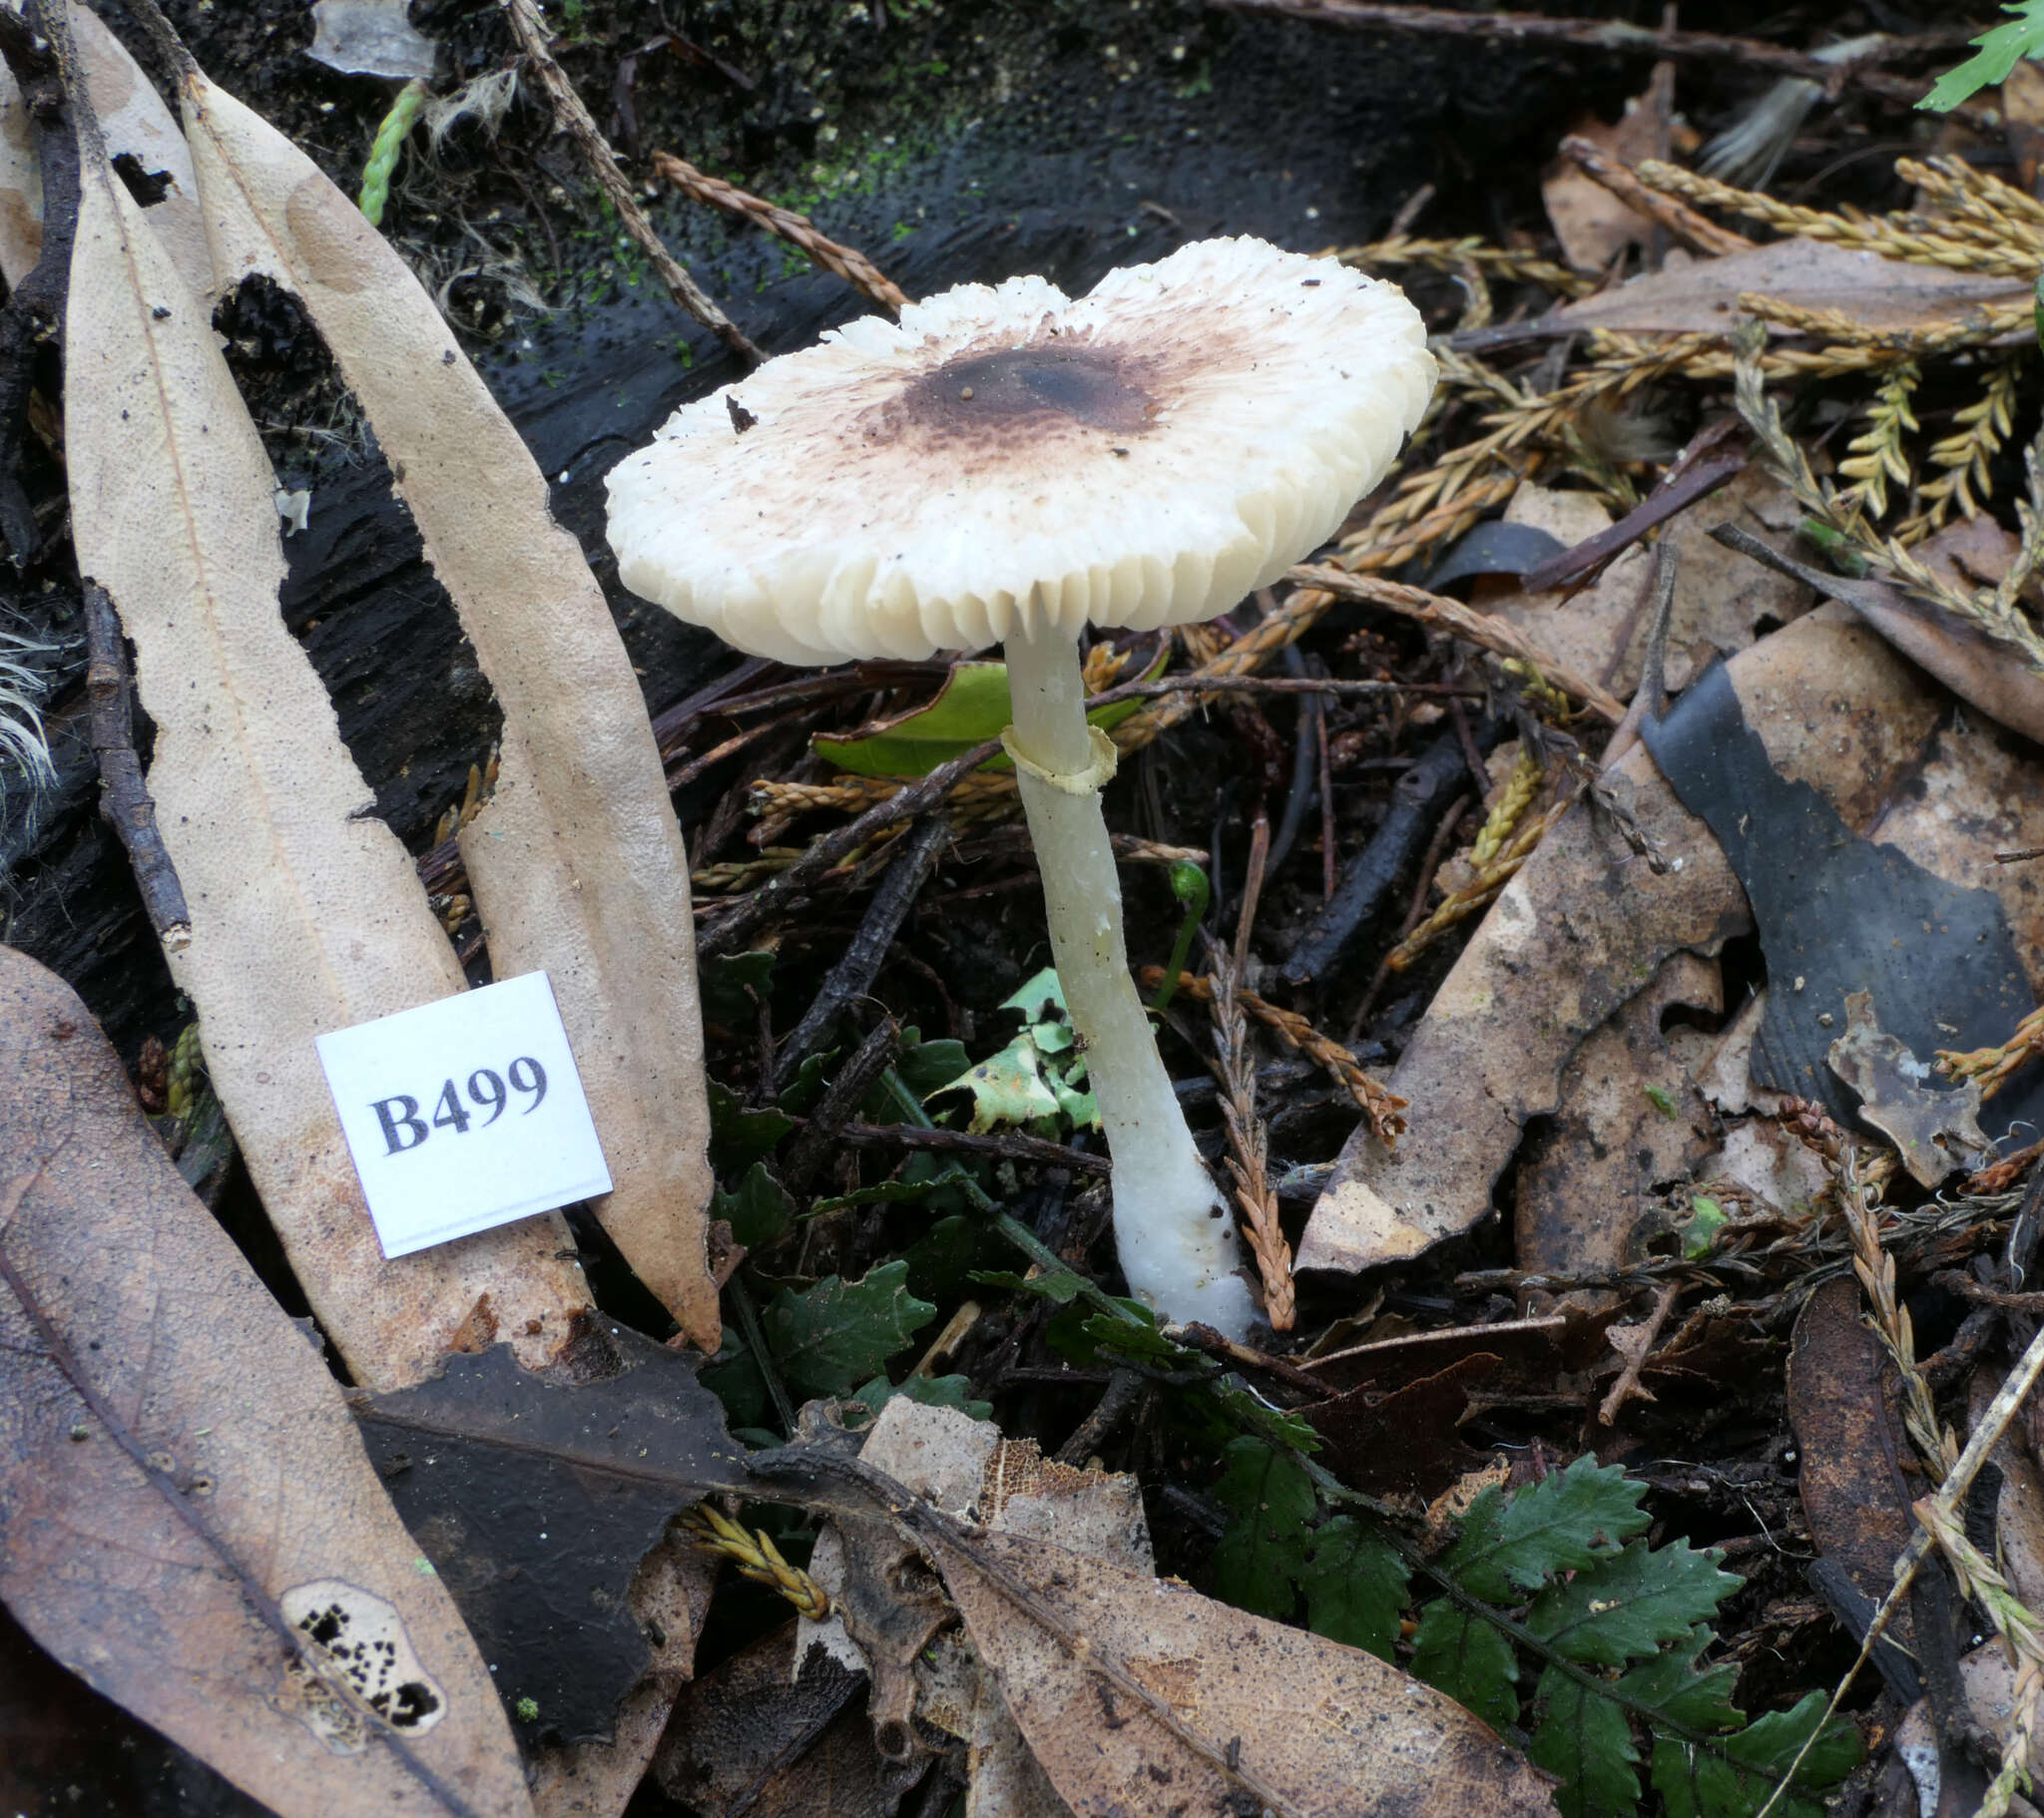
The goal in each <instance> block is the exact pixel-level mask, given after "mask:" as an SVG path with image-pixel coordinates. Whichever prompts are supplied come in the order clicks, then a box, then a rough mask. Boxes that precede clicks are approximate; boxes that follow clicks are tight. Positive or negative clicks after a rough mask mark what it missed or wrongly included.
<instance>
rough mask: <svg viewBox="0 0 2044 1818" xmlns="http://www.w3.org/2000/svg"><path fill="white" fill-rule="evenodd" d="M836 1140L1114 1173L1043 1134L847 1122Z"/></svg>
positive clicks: (1096, 1158) (1100, 1160)
mask: <svg viewBox="0 0 2044 1818" xmlns="http://www.w3.org/2000/svg"><path fill="white" fill-rule="evenodd" d="M796 1122H797V1123H799V1122H800V1120H799V1119H797V1120H796ZM837 1139H838V1141H840V1142H845V1143H849V1144H850V1145H851V1146H852V1147H853V1148H921V1149H928V1150H929V1151H930V1152H932V1153H933V1154H939V1155H986V1156H989V1157H991V1158H992V1159H994V1160H997V1161H1020V1162H1023V1163H1025V1164H1026V1165H1028V1166H1030V1167H1069V1168H1071V1169H1072V1170H1073V1172H1075V1173H1080V1174H1098V1175H1099V1176H1100V1177H1101V1178H1102V1179H1105V1178H1106V1177H1107V1176H1108V1175H1109V1174H1110V1173H1111V1172H1113V1164H1112V1163H1111V1162H1110V1161H1109V1160H1108V1158H1107V1157H1106V1156H1105V1155H1089V1154H1087V1153H1085V1152H1084V1151H1083V1150H1081V1149H1076V1148H1067V1147H1065V1145H1064V1144H1063V1143H1062V1142H1049V1141H1046V1140H1045V1139H1044V1138H1043V1137H1041V1136H1020V1135H1006V1136H975V1135H974V1134H973V1133H972V1132H971V1131H964V1130H919V1129H918V1128H917V1127H916V1126H915V1125H913V1124H847V1125H845V1126H844V1127H843V1128H842V1129H841V1130H839V1131H838V1133H837Z"/></svg>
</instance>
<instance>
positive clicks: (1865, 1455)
mask: <svg viewBox="0 0 2044 1818" xmlns="http://www.w3.org/2000/svg"><path fill="white" fill-rule="evenodd" d="M1788 1380H1789V1425H1790V1426H1791V1427H1793V1428H1794V1431H1795V1443H1796V1448H1797V1451H1798V1453H1799V1455H1800V1480H1801V1481H1800V1489H1801V1494H1802V1509H1803V1514H1804V1515H1805V1516H1806V1517H1807V1518H1808V1521H1809V1538H1810V1540H1811V1541H1812V1542H1813V1543H1814V1544H1815V1547H1816V1550H1817V1552H1818V1554H1819V1555H1820V1556H1821V1557H1822V1558H1824V1559H1826V1560H1829V1561H1833V1562H1835V1563H1836V1565H1837V1566H1838V1567H1840V1568H1841V1569H1842V1570H1843V1572H1844V1573H1845V1575H1846V1577H1847V1578H1849V1579H1850V1581H1851V1582H1852V1584H1853V1585H1854V1586H1855V1587H1856V1588H1857V1589H1858V1591H1860V1592H1861V1594H1862V1595H1864V1596H1865V1597H1866V1598H1867V1600H1868V1601H1869V1602H1870V1603H1878V1602H1879V1601H1880V1599H1881V1598H1882V1597H1884V1596H1885V1595H1886V1594H1887V1592H1888V1590H1889V1588H1890V1587H1891V1586H1892V1585H1893V1583H1894V1563H1895V1556H1896V1555H1897V1554H1899V1553H1900V1552H1901V1551H1902V1549H1903V1548H1904V1547H1906V1546H1907V1545H1908V1544H1909V1539H1910V1537H1911V1535H1913V1534H1914V1532H1915V1524H1914V1523H1913V1522H1912V1521H1911V1520H1910V1517H1909V1502H1910V1498H1911V1497H1912V1496H1913V1495H1914V1493H1915V1492H1914V1489H1913V1487H1912V1484H1911V1480H1910V1479H1909V1478H1908V1477H1906V1476H1905V1475H1904V1466H1905V1463H1908V1462H1911V1461H1912V1458H1913V1455H1912V1453H1911V1450H1910V1446H1909V1441H1908V1439H1907V1437H1906V1435H1905V1434H1904V1432H1903V1430H1902V1405H1901V1392H1900V1388H1899V1386H1898V1384H1897V1381H1896V1377H1895V1373H1894V1370H1893V1368H1892V1367H1891V1366H1890V1364H1889V1363H1888V1360H1887V1354H1886V1352H1885V1351H1884V1350H1883V1349H1882V1348H1881V1342H1880V1339H1879V1337H1878V1335H1877V1334H1876V1333H1875V1332H1874V1330H1873V1328H1872V1327H1871V1326H1870V1325H1869V1324H1867V1322H1866V1320H1865V1319H1864V1318H1863V1317H1862V1316H1861V1314H1860V1301H1859V1288H1858V1285H1857V1284H1856V1283H1854V1282H1852V1281H1850V1280H1836V1281H1827V1282H1826V1283H1824V1285H1823V1286H1822V1287H1820V1288H1818V1289H1817V1291H1816V1292H1815V1293H1814V1294H1812V1295H1811V1296H1810V1297H1809V1299H1808V1301H1807V1302H1806V1303H1805V1304H1804V1306H1803V1309H1802V1311H1801V1313H1800V1314H1798V1315H1797V1316H1796V1320H1795V1335H1794V1338H1793V1340H1792V1341H1791V1343H1790V1347H1789V1379H1788ZM1910 1627H1911V1620H1910V1612H1909V1610H1908V1608H1907V1607H1906V1606H1905V1607H1903V1608H1902V1609H1901V1610H1899V1611H1898V1612H1897V1615H1896V1620H1895V1625H1894V1627H1893V1629H1891V1630H1890V1632H1891V1634H1892V1635H1893V1636H1894V1638H1895V1639H1896V1640H1897V1641H1898V1642H1900V1643H1901V1644H1902V1645H1903V1646H1905V1647H1906V1646H1907V1645H1908V1644H1909V1630H1910Z"/></svg>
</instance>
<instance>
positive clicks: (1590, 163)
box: [1561, 133, 1753, 258]
mask: <svg viewBox="0 0 2044 1818" xmlns="http://www.w3.org/2000/svg"><path fill="white" fill-rule="evenodd" d="M1561 155H1562V156H1563V157H1564V158H1566V159H1568V160H1569V162H1570V163H1572V164H1573V165H1575V166H1576V168H1577V169H1578V170H1580V171H1581V172H1582V173H1583V175H1584V176H1585V177H1587V178H1589V179H1590V180H1591V181H1592V182H1593V183H1596V184H1599V185H1601V186H1602V187H1603V188H1604V189H1606V190H1609V191H1610V192H1611V194H1612V195H1614V196H1616V197H1617V198H1618V200H1619V201H1620V202H1622V203H1624V204H1625V206H1626V207H1627V208H1629V209H1630V210H1632V211H1633V213H1634V214H1635V215H1644V216H1645V217H1646V218H1647V219H1648V220H1649V221H1654V222H1659V223H1660V224H1661V226H1662V227H1666V228H1667V229H1668V231H1669V232H1671V233H1672V234H1674V235H1675V237H1676V238H1677V239H1679V240H1681V241H1682V243H1683V244H1684V245H1686V246H1689V247H1692V248H1694V249H1695V250H1696V251H1698V252H1702V253H1704V254H1706V255H1707V256H1709V257H1711V258H1717V257H1719V256H1720V255H1721V254H1723V253H1726V252H1748V251H1751V250H1752V249H1753V241H1752V240H1750V239H1748V238H1747V237H1746V235H1745V234H1744V233H1735V232H1733V231H1732V229H1731V228H1730V227H1719V226H1718V224H1717V223H1716V222H1714V221H1712V220H1711V219H1710V218H1709V217H1708V216H1704V215H1699V214H1698V213H1697V212H1696V211H1695V210H1694V209H1692V208H1689V207H1687V206H1685V205H1684V204H1682V203H1679V202H1677V201H1676V200H1675V198H1674V197H1672V196H1663V195H1662V194H1661V193H1660V192H1659V191H1658V190H1650V189H1648V188H1647V186H1646V185H1645V184H1643V183H1642V182H1640V180H1639V179H1638V178H1637V177H1635V176H1634V175H1633V171H1632V167H1631V166H1630V165H1628V164H1626V163H1625V161H1624V160H1623V159H1618V158H1612V157H1609V156H1607V155H1606V153H1605V152H1604V150H1603V149H1602V148H1601V147H1599V146H1596V145H1593V144H1592V143H1591V142H1590V141H1589V140H1587V139H1585V138H1583V137H1582V136H1581V135H1580V134H1578V133H1571V134H1570V135H1569V136H1568V137H1567V138H1566V139H1564V140H1563V141H1562V142H1561Z"/></svg>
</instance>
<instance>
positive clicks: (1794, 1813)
mask: <svg viewBox="0 0 2044 1818" xmlns="http://www.w3.org/2000/svg"><path fill="white" fill-rule="evenodd" d="M1823 1708H1824V1695H1823V1693H1822V1692H1816V1691H1813V1692H1811V1693H1810V1694H1809V1695H1808V1696H1807V1697H1806V1698H1804V1699H1803V1700H1802V1701H1801V1702H1800V1703H1799V1704H1797V1705H1796V1706H1795V1707H1794V1708H1793V1709H1792V1710H1774V1711H1769V1712H1768V1713H1767V1714H1766V1715H1764V1716H1761V1717H1757V1718H1755V1719H1754V1721H1753V1722H1752V1723H1750V1724H1748V1725H1747V1727H1746V1728H1745V1729H1743V1730H1741V1731H1740V1732H1739V1733H1738V1735H1736V1736H1728V1737H1727V1738H1726V1739H1725V1741H1724V1742H1723V1743H1722V1744H1721V1745H1720V1746H1721V1747H1722V1749H1723V1751H1724V1752H1723V1753H1722V1754H1721V1753H1719V1752H1718V1750H1717V1749H1702V1748H1697V1747H1694V1746H1693V1745H1691V1744H1689V1743H1685V1742H1678V1741H1674V1740H1672V1739H1670V1738H1669V1737H1666V1736H1663V1737H1661V1738H1660V1739H1658V1740H1657V1741H1656V1742H1655V1744H1654V1766H1653V1778H1654V1790H1655V1791H1656V1792H1657V1793H1659V1794H1660V1795H1661V1798H1662V1802H1663V1804H1664V1806H1665V1807H1666V1809H1667V1813H1668V1818H1753V1815H1754V1814H1755V1813H1756V1812H1758V1811H1759V1810H1760V1809H1761V1807H1762V1806H1763V1805H1765V1804H1766V1803H1767V1800H1768V1795H1769V1794H1770V1793H1772V1792H1773V1791H1774V1789H1775V1785H1776V1783H1777V1782H1778V1781H1779V1780H1780V1779H1781V1778H1782V1776H1783V1775H1784V1774H1786V1773H1787V1772H1788V1771H1789V1763H1790V1762H1791V1761H1793V1760H1794V1759H1795V1751H1796V1750H1797V1749H1799V1748H1800V1747H1801V1746H1802V1743H1803V1739H1804V1738H1805V1737H1806V1736H1807V1735H1808V1734H1809V1732H1810V1731H1811V1729H1813V1728H1814V1727H1815V1726H1816V1724H1817V1722H1818V1720H1819V1719H1820V1718H1821V1717H1822V1716H1823ZM1860 1754H1861V1750H1860V1745H1859V1732H1858V1731H1857V1730H1856V1729H1854V1728H1853V1727H1852V1725H1851V1724H1850V1723H1848V1722H1847V1721H1846V1720H1845V1719H1844V1718H1842V1717H1833V1718H1832V1719H1831V1720H1830V1721H1829V1722H1828V1723H1826V1724H1825V1725H1824V1727H1823V1730H1822V1732H1821V1733H1820V1734H1819V1735H1818V1737H1817V1739H1816V1741H1815V1743H1814V1744H1813V1745H1812V1746H1811V1748H1810V1751H1809V1753H1808V1754H1806V1755H1805V1756H1803V1758H1802V1765H1801V1766H1800V1767H1799V1768H1797V1769H1796V1772H1795V1777H1796V1780H1797V1782H1798V1784H1800V1785H1801V1786H1804V1787H1808V1788H1816V1787H1825V1786H1831V1785H1834V1784H1835V1783H1836V1782H1837V1781H1840V1780H1842V1779H1844V1777H1845V1776H1846V1775H1847V1774H1849V1773H1850V1772H1851V1771H1852V1770H1853V1769H1854V1768H1855V1767H1857V1766H1858V1765H1859V1759H1860ZM1775 1810H1776V1811H1777V1812H1779V1813H1780V1814H1781V1815H1782V1818H1821V1814H1822V1811H1823V1807H1822V1804H1821V1803H1820V1802H1819V1801H1817V1800H1814V1799H1798V1798H1792V1797H1791V1798H1788V1799H1784V1800H1782V1801H1781V1802H1780V1803H1779V1804H1778V1805H1777V1806H1776V1807H1775Z"/></svg>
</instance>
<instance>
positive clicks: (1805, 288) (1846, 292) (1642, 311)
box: [1549, 239, 2029, 334]
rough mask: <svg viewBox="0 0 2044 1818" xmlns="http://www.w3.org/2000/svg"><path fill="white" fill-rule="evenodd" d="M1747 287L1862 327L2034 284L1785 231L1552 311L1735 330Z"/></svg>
mask: <svg viewBox="0 0 2044 1818" xmlns="http://www.w3.org/2000/svg"><path fill="white" fill-rule="evenodd" d="M1748 292H1750V293H1752V294H1755V295H1759V296H1769V297H1775V298H1777V299H1779V300H1781V301H1782V302H1786V303H1794V304H1796V305H1798V306H1799V307H1801V308H1804V309H1839V310H1843V311H1844V312H1845V313H1846V314H1847V315H1849V316H1850V317H1851V318H1852V319H1853V321H1855V322H1857V323H1859V324H1860V325H1861V326H1862V327H1867V328H1892V329H1896V330H1901V329H1906V328H1915V327H1919V326H1920V325H1922V324H1923V323H1925V322H1939V321H1953V320H1958V319H1960V318H1962V317H1965V316H1968V315H1970V314H1972V313H1973V312H1975V311H1976V310H1978V309H1979V308H1980V307H1981V306H1982V305H1984V304H2005V303H2011V302H2019V301H2021V300H2022V299H2023V298H2024V297H2026V296H2027V295H2028V293H2029V286H2028V285H2027V284H2026V283H2024V282H2023V281H2022V280H2021V279H2020V278H2008V277H1987V276H1983V275H1981V274H1980V273H1979V272H1977V271H1947V270H1944V269H1943V268H1942V267H1940V266H1937V265H1906V264H1903V263H1901V262H1900V261H1898V260H1895V259H1890V258H1882V257H1881V256H1880V255H1879V254H1878V253H1875V252H1865V251H1860V250H1857V249H1855V248H1853V247H1849V246H1833V245H1830V244H1828V243H1826V242H1825V241H1823V240H1816V239H1782V240H1775V241H1772V242H1771V243H1770V244H1768V245H1764V246H1755V247H1754V248H1753V249H1752V250H1751V251H1747V252H1728V253H1726V254H1725V255H1724V256H1723V257H1722V258H1705V259H1697V260H1695V261H1693V262H1691V263H1687V264H1682V265H1676V264H1670V266H1669V267H1668V269H1667V270H1665V271H1656V272H1653V273H1651V274H1650V275H1648V276H1646V277H1636V278H1634V279H1633V281H1632V282H1631V283H1629V284H1621V285H1619V287H1618V288H1617V289H1616V290H1607V291H1604V292H1603V293H1602V294H1601V295H1598V296H1587V297H1584V298H1583V299H1582V300H1581V301H1580V302H1574V303H1569V304H1566V305H1565V306H1564V307H1562V308H1560V309H1558V310H1556V311H1555V312H1554V314H1553V316H1552V317H1551V318H1549V319H1551V320H1552V321H1554V322H1555V323H1557V324H1563V325H1566V326H1569V327H1577V328H1622V329H1626V330H1628V331H1631V332H1635V333H1638V332H1652V333H1665V334H1687V333H1690V332H1692V331H1695V330H1704V331H1707V332H1708V331H1709V330H1711V329H1716V328H1723V329H1725V330H1726V331H1727V332H1730V330H1731V329H1732V328H1733V327H1734V326H1735V325H1736V324H1737V322H1738V320H1739V318H1740V313H1741V311H1740V308H1739V298H1740V296H1741V294H1742V293H1748Z"/></svg>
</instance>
